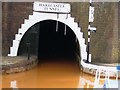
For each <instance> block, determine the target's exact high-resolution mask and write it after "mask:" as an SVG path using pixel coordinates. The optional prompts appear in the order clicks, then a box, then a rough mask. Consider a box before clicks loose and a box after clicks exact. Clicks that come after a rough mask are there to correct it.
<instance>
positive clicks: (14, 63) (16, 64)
mask: <svg viewBox="0 0 120 90" xmlns="http://www.w3.org/2000/svg"><path fill="white" fill-rule="evenodd" d="M37 64H38V60H37V58H36V57H35V56H32V57H31V58H30V60H27V57H7V56H6V57H2V64H1V65H2V71H1V72H2V74H10V73H18V72H23V71H27V70H30V69H32V68H33V67H35V66H36V65H37Z"/></svg>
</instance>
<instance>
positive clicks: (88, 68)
mask: <svg viewBox="0 0 120 90" xmlns="http://www.w3.org/2000/svg"><path fill="white" fill-rule="evenodd" d="M116 66H117V65H114V66H113V65H111V64H99V65H98V64H91V63H85V62H84V61H81V70H82V71H83V72H84V73H88V74H91V75H96V70H100V76H101V77H105V75H106V73H109V77H111V78H116V77H118V78H120V70H117V69H116Z"/></svg>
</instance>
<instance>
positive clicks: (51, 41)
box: [18, 20, 79, 59]
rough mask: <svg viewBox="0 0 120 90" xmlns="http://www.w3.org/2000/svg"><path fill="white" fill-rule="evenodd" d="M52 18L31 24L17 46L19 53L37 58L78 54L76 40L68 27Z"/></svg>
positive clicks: (68, 56)
mask: <svg viewBox="0 0 120 90" xmlns="http://www.w3.org/2000/svg"><path fill="white" fill-rule="evenodd" d="M56 23H57V21H54V20H45V21H41V22H39V23H37V24H35V25H33V26H32V27H31V28H30V29H29V30H28V31H27V32H26V34H25V35H24V37H23V38H22V40H21V43H20V46H19V51H18V54H19V55H27V54H28V53H30V55H37V57H38V59H39V58H75V53H78V54H79V45H78V40H77V39H76V36H75V34H74V33H73V31H72V30H71V28H70V27H68V26H67V25H66V35H65V34H64V33H65V24H64V23H61V22H58V29H57V32H56Z"/></svg>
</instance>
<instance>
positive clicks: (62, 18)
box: [8, 12, 87, 60]
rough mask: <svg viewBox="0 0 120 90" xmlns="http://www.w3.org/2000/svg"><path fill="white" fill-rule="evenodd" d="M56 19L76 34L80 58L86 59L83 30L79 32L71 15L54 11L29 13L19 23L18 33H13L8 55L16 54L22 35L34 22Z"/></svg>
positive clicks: (79, 29)
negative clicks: (20, 23)
mask: <svg viewBox="0 0 120 90" xmlns="http://www.w3.org/2000/svg"><path fill="white" fill-rule="evenodd" d="M49 19H50V20H56V21H59V22H62V23H64V24H66V25H67V26H69V27H70V28H71V30H73V32H74V34H75V35H76V37H77V39H78V42H79V46H80V49H81V50H80V54H81V55H80V56H81V60H83V59H85V60H86V59H87V52H86V45H85V39H84V38H83V32H81V28H80V27H78V25H77V23H76V22H75V21H74V18H73V17H71V15H70V14H55V13H40V12H33V15H29V19H28V20H27V19H25V21H24V24H22V25H21V28H19V30H18V34H16V35H15V40H13V46H12V47H10V54H8V56H17V52H18V48H19V44H20V42H21V39H22V37H23V35H24V34H25V33H26V32H27V30H28V29H29V28H30V27H31V26H33V25H34V24H36V23H38V22H40V21H43V20H49Z"/></svg>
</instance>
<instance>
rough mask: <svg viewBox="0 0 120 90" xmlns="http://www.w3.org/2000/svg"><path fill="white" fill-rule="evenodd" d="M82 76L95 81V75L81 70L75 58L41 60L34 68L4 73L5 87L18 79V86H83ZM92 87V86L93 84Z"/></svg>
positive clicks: (3, 85)
mask: <svg viewBox="0 0 120 90" xmlns="http://www.w3.org/2000/svg"><path fill="white" fill-rule="evenodd" d="M80 77H82V78H85V79H88V80H90V81H91V82H94V77H93V76H90V75H87V74H84V73H82V72H81V71H80V70H79V66H78V64H77V63H76V62H75V61H74V60H70V59H69V60H67V59H65V60H63V59H60V60H58V59H51V60H50V59H49V60H47V59H46V60H40V63H39V65H38V66H37V67H35V68H34V69H32V70H29V71H26V72H22V73H16V74H9V75H3V82H2V83H3V84H2V87H3V88H10V82H11V81H14V80H16V82H17V87H18V88H82V87H87V86H86V85H84V86H83V84H82V83H81V82H80ZM91 87H92V86H91Z"/></svg>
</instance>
